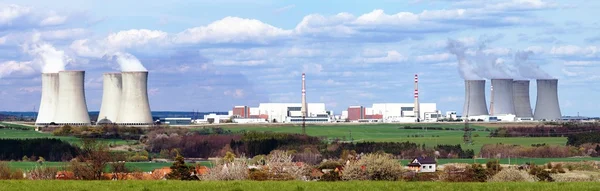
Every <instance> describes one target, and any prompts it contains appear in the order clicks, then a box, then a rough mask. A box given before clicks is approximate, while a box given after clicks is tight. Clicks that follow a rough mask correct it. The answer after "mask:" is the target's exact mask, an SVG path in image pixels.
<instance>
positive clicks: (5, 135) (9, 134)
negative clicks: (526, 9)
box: [0, 129, 138, 145]
mask: <svg viewBox="0 0 600 191" xmlns="http://www.w3.org/2000/svg"><path fill="white" fill-rule="evenodd" d="M37 138H56V139H60V140H63V141H66V142H69V143H73V144H79V143H81V139H79V138H77V137H73V136H54V135H52V134H50V133H42V132H38V131H34V130H33V129H32V130H16V129H0V139H37ZM99 141H102V142H105V143H107V144H112V145H125V144H129V143H137V142H138V141H132V140H129V141H127V140H121V139H99Z"/></svg>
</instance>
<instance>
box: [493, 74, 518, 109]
mask: <svg viewBox="0 0 600 191" xmlns="http://www.w3.org/2000/svg"><path fill="white" fill-rule="evenodd" d="M492 86H493V87H494V92H493V94H492V95H493V96H494V102H493V103H492V104H491V105H492V107H493V108H494V113H493V115H508V114H512V115H514V114H515V105H514V104H515V102H514V100H513V80H512V79H492Z"/></svg>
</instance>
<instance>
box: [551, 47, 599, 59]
mask: <svg viewBox="0 0 600 191" xmlns="http://www.w3.org/2000/svg"><path fill="white" fill-rule="evenodd" d="M598 53H600V48H599V47H597V46H587V47H580V46H576V45H564V46H555V47H552V49H551V50H550V54H553V55H557V56H586V57H593V56H596V55H597V54H598Z"/></svg>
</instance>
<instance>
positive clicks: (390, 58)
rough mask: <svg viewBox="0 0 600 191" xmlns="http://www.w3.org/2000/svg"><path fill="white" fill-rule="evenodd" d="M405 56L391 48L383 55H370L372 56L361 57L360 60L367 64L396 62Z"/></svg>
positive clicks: (402, 59)
mask: <svg viewBox="0 0 600 191" xmlns="http://www.w3.org/2000/svg"><path fill="white" fill-rule="evenodd" d="M406 59H407V58H406V57H405V56H404V55H402V54H400V53H399V52H398V51H395V50H391V51H387V53H386V55H385V56H383V57H372V58H363V59H362V61H363V62H365V63H369V64H376V63H398V62H404V61H406Z"/></svg>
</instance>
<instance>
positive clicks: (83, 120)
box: [55, 71, 90, 125]
mask: <svg viewBox="0 0 600 191" xmlns="http://www.w3.org/2000/svg"><path fill="white" fill-rule="evenodd" d="M84 77H85V72H84V71H60V72H58V84H59V86H58V106H57V107H56V111H55V114H56V116H55V122H56V123H57V124H61V125H90V115H89V114H88V110H87V104H86V103H85V90H84V84H83V80H84Z"/></svg>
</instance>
